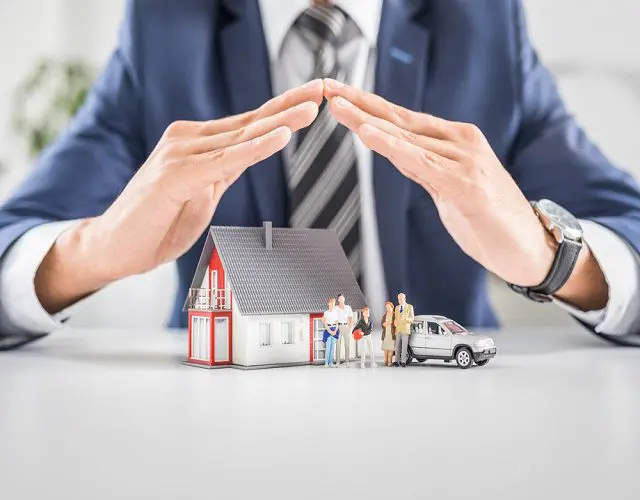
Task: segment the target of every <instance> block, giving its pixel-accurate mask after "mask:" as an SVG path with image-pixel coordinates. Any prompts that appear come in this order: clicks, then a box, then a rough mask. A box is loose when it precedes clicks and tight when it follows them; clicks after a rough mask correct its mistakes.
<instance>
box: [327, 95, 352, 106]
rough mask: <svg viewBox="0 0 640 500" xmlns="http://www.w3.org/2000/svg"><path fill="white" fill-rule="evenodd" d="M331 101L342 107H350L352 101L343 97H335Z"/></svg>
mask: <svg viewBox="0 0 640 500" xmlns="http://www.w3.org/2000/svg"><path fill="white" fill-rule="evenodd" d="M331 102H335V103H336V104H337V105H338V106H340V107H341V108H348V107H349V106H351V103H350V102H349V101H347V100H346V99H344V98H342V97H334V98H333V99H332V100H331Z"/></svg>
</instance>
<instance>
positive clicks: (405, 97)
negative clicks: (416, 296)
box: [373, 0, 430, 297]
mask: <svg viewBox="0 0 640 500" xmlns="http://www.w3.org/2000/svg"><path fill="white" fill-rule="evenodd" d="M422 3H423V2H412V1H410V0H386V1H385V3H384V6H383V11H382V18H381V23H380V32H379V34H378V61H377V65H376V82H375V92H376V93H377V94H379V95H380V96H382V97H384V98H385V99H387V100H388V101H391V102H394V103H396V104H399V105H401V106H404V107H406V108H409V109H414V110H420V109H421V106H422V95H423V90H424V88H425V82H426V76H427V65H428V60H429V44H430V33H429V30H428V29H427V28H426V27H425V26H423V25H421V24H419V23H418V22H417V21H415V20H414V19H413V18H414V16H415V15H416V14H417V6H419V5H420V4H422ZM373 184H374V192H375V198H376V213H377V221H378V232H379V235H380V246H381V249H382V259H383V262H384V268H385V276H386V281H387V288H388V293H389V297H394V296H395V295H396V294H397V293H398V292H402V291H408V290H407V285H408V271H409V269H408V259H409V256H408V239H409V237H410V236H411V235H410V234H409V228H408V211H409V194H410V193H409V191H410V187H411V181H410V180H409V179H407V178H406V177H404V176H403V175H402V174H401V173H400V172H399V171H398V170H397V169H396V168H395V167H394V166H393V165H392V164H391V163H390V162H389V161H387V160H386V159H385V158H383V157H382V156H379V155H377V154H376V155H374V161H373Z"/></svg>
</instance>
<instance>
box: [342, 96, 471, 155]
mask: <svg viewBox="0 0 640 500" xmlns="http://www.w3.org/2000/svg"><path fill="white" fill-rule="evenodd" d="M330 106H331V114H332V115H333V116H334V117H335V119H336V120H338V121H339V122H340V123H342V124H343V125H344V126H345V127H347V128H349V129H350V130H352V131H354V132H356V133H357V132H358V129H359V128H360V127H361V126H362V125H363V124H365V123H368V124H369V125H373V126H374V127H376V128H377V129H379V130H382V131H384V132H386V133H387V134H390V135H392V136H394V137H396V138H398V139H404V140H405V141H407V142H409V143H411V144H414V145H416V146H418V147H420V148H423V149H428V150H430V151H433V152H434V153H437V154H439V155H440V156H443V157H444V158H448V159H451V160H458V159H459V158H460V156H461V151H460V150H459V149H458V147H457V146H456V145H455V144H454V143H452V142H449V141H444V140H442V139H434V138H432V137H428V136H423V135H419V134H415V133H413V132H409V131H408V130H405V129H403V128H400V127H399V126H398V125H395V124H393V123H391V122H389V121H387V120H383V119H382V118H378V117H376V116H373V115H370V114H369V113H366V112H365V111H362V110H361V109H360V108H358V107H357V106H355V105H353V104H351V103H350V102H349V101H347V100H346V99H345V98H344V97H340V96H336V97H333V98H332V99H331V101H330Z"/></svg>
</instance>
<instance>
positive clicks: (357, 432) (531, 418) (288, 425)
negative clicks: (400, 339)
mask: <svg viewBox="0 0 640 500" xmlns="http://www.w3.org/2000/svg"><path fill="white" fill-rule="evenodd" d="M495 338H496V343H497V346H498V354H497V356H496V358H495V359H494V360H492V361H491V362H490V363H489V364H488V365H487V366H485V367H482V368H479V367H474V368H472V369H469V370H460V369H459V368H456V367H455V365H454V364H450V365H445V364H444V363H441V362H427V363H426V364H424V365H418V366H411V367H409V368H407V369H402V368H377V369H374V370H371V369H366V370H361V369H360V368H359V365H358V364H352V367H351V368H348V369H344V368H343V369H326V368H324V367H299V368H280V369H271V370H257V371H241V370H234V369H225V370H211V371H209V370H202V369H198V368H191V367H187V366H183V365H182V364H181V360H182V358H183V355H184V351H185V348H186V336H185V335H184V333H182V332H180V333H176V332H165V331H154V332H140V331H128V332H127V331H77V330H71V331H66V332H60V333H58V334H55V335H52V336H50V337H49V338H48V339H46V340H44V341H42V342H40V343H38V344H35V345H32V346H30V347H28V348H26V349H23V350H21V351H18V352H12V353H4V354H1V355H0V498H2V499H7V500H8V499H11V500H21V499H26V498H42V499H45V498H47V499H48V498H60V499H68V500H73V499H85V498H91V499H96V500H101V499H111V498H118V499H122V498H153V499H154V500H163V499H191V498H208V499H211V498H261V499H262V498H282V499H284V498H296V499H301V498H304V499H307V498H322V499H327V498H330V499H338V498H340V499H341V498H388V499H395V498H399V497H400V496H402V497H404V498H411V497H414V496H415V497H418V496H419V497H421V498H430V499H435V498H438V499H445V498H447V499H449V498H451V499H458V498H460V499H470V498H472V499H474V500H475V499H478V498H491V499H510V500H511V499H529V498H531V499H541V498H554V499H555V498H567V499H574V498H575V499H578V498H580V499H585V498H600V499H601V498H604V497H606V498H615V499H622V498H636V499H637V498H640V496H639V495H640V493H638V492H639V491H640V350H638V349H624V348H618V347H613V346H609V345H607V344H605V343H604V342H602V341H600V340H599V339H597V338H594V337H592V336H591V335H590V334H589V333H588V332H586V331H582V330H579V329H578V328H576V329H575V330H572V331H561V330H556V331H553V330H543V331H536V330H535V329H528V330H527V331H517V332H516V331H513V332H512V331H509V332H500V333H497V334H496V335H495Z"/></svg>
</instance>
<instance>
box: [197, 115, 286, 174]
mask: <svg viewBox="0 0 640 500" xmlns="http://www.w3.org/2000/svg"><path fill="white" fill-rule="evenodd" d="M290 140H291V130H290V129H289V128H287V127H280V128H277V129H276V130H273V131H271V132H269V133H268V134H265V135H262V136H260V137H256V138H254V139H252V140H250V141H246V142H242V143H240V144H234V145H233V146H229V147H226V148H222V149H218V150H216V151H213V152H209V153H203V154H200V155H196V156H193V157H191V159H190V161H189V165H190V168H189V171H190V172H191V177H190V180H191V181H192V182H194V183H196V184H197V185H199V186H202V185H206V184H212V183H214V182H218V181H221V180H228V181H232V180H235V179H237V178H238V177H239V176H240V175H241V174H242V172H244V171H245V170H246V169H247V168H248V167H250V166H252V165H255V164H256V163H259V162H261V161H262V160H265V159H266V158H269V157H270V156H271V155H273V154H275V153H277V152H278V151H280V150H281V149H282V148H284V147H285V146H286V145H287V144H288V142H289V141H290Z"/></svg>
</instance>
